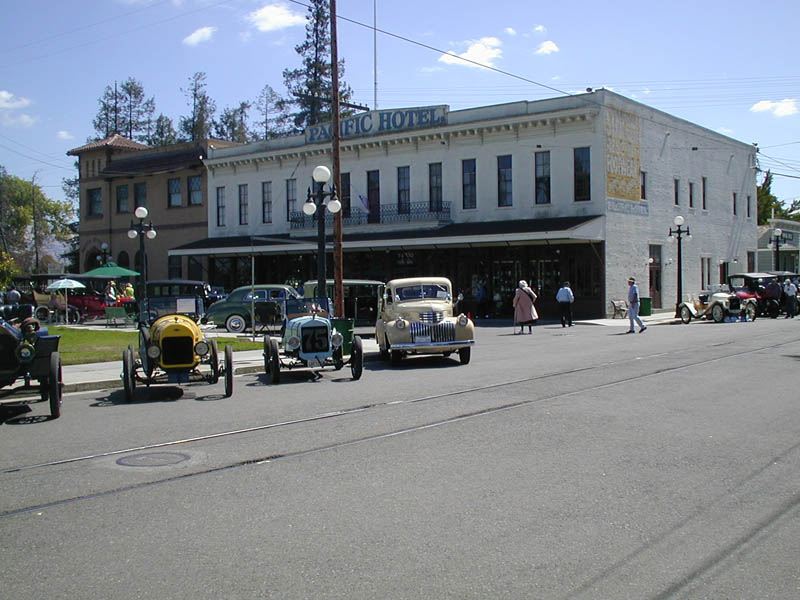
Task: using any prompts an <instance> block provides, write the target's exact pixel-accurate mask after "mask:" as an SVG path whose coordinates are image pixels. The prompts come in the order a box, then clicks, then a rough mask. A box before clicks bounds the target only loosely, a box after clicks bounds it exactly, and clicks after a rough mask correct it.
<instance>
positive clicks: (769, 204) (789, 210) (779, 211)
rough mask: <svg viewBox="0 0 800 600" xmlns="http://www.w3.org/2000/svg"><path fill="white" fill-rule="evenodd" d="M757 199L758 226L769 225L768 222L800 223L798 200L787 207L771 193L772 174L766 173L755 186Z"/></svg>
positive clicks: (799, 201) (799, 202) (799, 203)
mask: <svg viewBox="0 0 800 600" xmlns="http://www.w3.org/2000/svg"><path fill="white" fill-rule="evenodd" d="M756 192H757V197H758V224H759V225H769V220H770V219H772V218H773V217H774V218H776V219H790V220H793V221H800V200H795V201H793V202H792V203H791V204H790V205H789V206H786V205H784V203H783V202H781V201H780V200H778V198H777V197H776V196H775V195H774V194H773V193H772V173H771V172H770V171H767V172H766V174H765V175H764V180H763V181H762V182H761V185H759V186H756Z"/></svg>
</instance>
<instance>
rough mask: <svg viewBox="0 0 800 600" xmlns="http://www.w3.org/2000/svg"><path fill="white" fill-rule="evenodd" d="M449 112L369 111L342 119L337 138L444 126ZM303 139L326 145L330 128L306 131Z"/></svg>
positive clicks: (444, 109)
mask: <svg viewBox="0 0 800 600" xmlns="http://www.w3.org/2000/svg"><path fill="white" fill-rule="evenodd" d="M449 110H450V109H449V107H448V106H447V105H441V106H424V107H421V108H400V109H393V110H373V111H370V112H367V113H361V114H358V115H353V116H352V117H348V118H347V119H342V120H341V121H340V122H339V137H340V139H347V138H356V137H362V136H365V135H378V134H381V133H396V132H399V131H407V130H410V129H423V128H426V127H437V126H439V125H447V113H448V111H449ZM305 136H306V143H308V144H315V143H320V142H328V141H330V139H331V124H330V123H326V124H324V125H314V126H312V127H307V128H306V130H305Z"/></svg>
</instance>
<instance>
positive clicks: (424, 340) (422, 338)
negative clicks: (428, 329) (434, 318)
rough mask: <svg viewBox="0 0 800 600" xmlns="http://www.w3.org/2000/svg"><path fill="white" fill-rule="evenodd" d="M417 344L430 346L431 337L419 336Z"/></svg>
mask: <svg viewBox="0 0 800 600" xmlns="http://www.w3.org/2000/svg"><path fill="white" fill-rule="evenodd" d="M417 342H419V343H421V344H430V343H431V336H429V335H418V336H417Z"/></svg>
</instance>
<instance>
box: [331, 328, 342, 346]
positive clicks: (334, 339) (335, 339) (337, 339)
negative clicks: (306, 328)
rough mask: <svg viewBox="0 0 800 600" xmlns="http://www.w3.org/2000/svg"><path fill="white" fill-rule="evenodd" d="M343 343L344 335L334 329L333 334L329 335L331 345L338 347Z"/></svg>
mask: <svg viewBox="0 0 800 600" xmlns="http://www.w3.org/2000/svg"><path fill="white" fill-rule="evenodd" d="M343 343H344V336H343V335H342V334H341V333H339V332H338V331H334V332H333V335H331V345H332V346H333V347H334V348H338V347H339V346H341V345H342V344H343Z"/></svg>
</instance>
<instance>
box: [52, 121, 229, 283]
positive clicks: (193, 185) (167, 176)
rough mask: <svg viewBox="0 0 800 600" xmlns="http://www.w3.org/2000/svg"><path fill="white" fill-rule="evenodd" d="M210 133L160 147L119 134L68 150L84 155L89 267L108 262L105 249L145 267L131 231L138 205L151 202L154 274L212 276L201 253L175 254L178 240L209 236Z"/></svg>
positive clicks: (83, 222) (84, 241)
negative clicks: (172, 251) (199, 256)
mask: <svg viewBox="0 0 800 600" xmlns="http://www.w3.org/2000/svg"><path fill="white" fill-rule="evenodd" d="M209 145H218V146H220V147H223V146H230V145H232V144H231V143H229V142H222V141H219V140H203V141H201V142H187V143H181V144H172V145H169V146H161V147H158V148H152V147H149V146H145V145H144V144H140V143H138V142H135V141H133V140H130V139H128V138H125V137H123V136H121V135H119V134H114V135H112V136H110V137H108V138H105V139H103V140H98V141H95V142H91V143H88V144H86V145H84V146H81V147H79V148H75V149H73V150H70V151H69V152H67V154H68V155H69V156H75V157H77V159H78V170H79V173H80V176H79V184H80V228H79V231H78V234H79V236H80V255H79V256H80V267H81V272H85V271H88V270H90V269H93V268H95V267H97V266H99V265H100V262H101V259H102V258H103V256H104V255H105V256H107V257H108V260H113V261H114V262H116V263H117V264H119V265H120V266H123V267H128V268H131V269H134V270H136V271H140V270H141V267H140V265H141V260H140V255H139V240H138V239H131V238H129V237H128V231H129V230H130V225H131V222H132V221H135V222H137V223H138V219H136V218H135V216H134V210H135V209H136V208H137V207H139V206H144V207H146V208H147V209H148V211H149V213H150V214H149V216H148V218H147V221H148V222H150V221H152V222H153V225H154V227H155V230H156V233H157V235H156V237H155V238H154V239H152V240H151V239H148V240H147V241H146V247H145V252H146V253H147V257H148V266H149V268H148V275H149V277H150V279H166V278H167V277H176V278H179V277H184V278H196V279H205V278H206V273H207V268H206V265H205V264H204V263H203V262H202V260H196V259H194V258H193V257H173V258H170V257H169V256H168V250H169V249H170V248H172V247H174V246H176V245H180V244H182V243H186V242H191V241H194V240H199V239H205V238H206V237H207V236H208V221H207V216H206V215H207V206H206V198H207V192H206V185H207V184H206V179H207V177H206V174H207V171H206V169H205V166H204V165H203V162H202V159H203V158H204V157H205V155H206V154H207V153H208V149H209Z"/></svg>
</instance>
